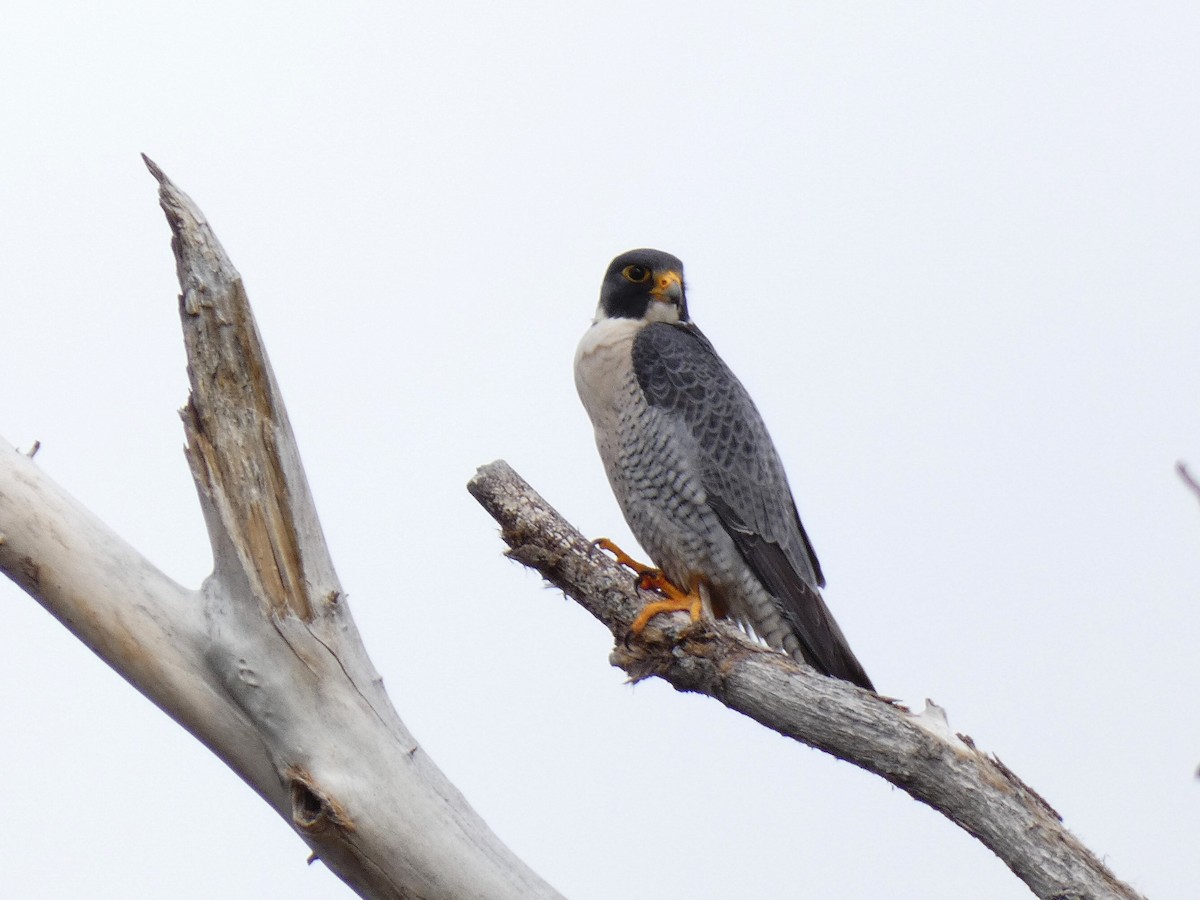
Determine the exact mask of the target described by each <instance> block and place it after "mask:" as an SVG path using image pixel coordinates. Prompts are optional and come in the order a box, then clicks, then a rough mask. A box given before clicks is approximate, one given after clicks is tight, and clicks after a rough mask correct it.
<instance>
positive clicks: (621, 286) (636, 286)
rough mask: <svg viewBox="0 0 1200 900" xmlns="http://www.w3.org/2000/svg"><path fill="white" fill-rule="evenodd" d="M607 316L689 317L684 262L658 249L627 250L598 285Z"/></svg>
mask: <svg viewBox="0 0 1200 900" xmlns="http://www.w3.org/2000/svg"><path fill="white" fill-rule="evenodd" d="M600 308H601V309H602V310H603V311H604V314H605V315H606V316H608V317H609V318H610V319H645V318H647V317H653V318H654V319H655V320H658V321H672V320H674V321H679V322H686V321H687V320H688V312H687V295H686V294H685V293H684V287H683V263H682V262H680V261H679V258H678V257H675V256H672V255H671V254H670V253H663V252H662V251H661V250H629V251H627V252H625V253H622V254H621V255H620V256H618V257H617V258H616V259H614V260H613V261H612V262H611V263H610V264H609V266H608V271H607V272H606V273H605V274H604V283H603V284H602V285H601V286H600Z"/></svg>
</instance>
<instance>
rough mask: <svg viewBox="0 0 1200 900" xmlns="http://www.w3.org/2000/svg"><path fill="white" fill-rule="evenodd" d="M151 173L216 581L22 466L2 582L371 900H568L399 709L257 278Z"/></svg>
mask: <svg viewBox="0 0 1200 900" xmlns="http://www.w3.org/2000/svg"><path fill="white" fill-rule="evenodd" d="M146 162H147V165H148V166H149V168H150V171H151V173H152V174H153V175H154V177H155V178H157V179H158V182H159V185H160V192H159V197H160V202H161V205H162V208H163V210H164V212H165V213H166V215H167V221H168V223H169V225H170V227H171V231H172V233H173V235H174V237H173V239H172V242H171V243H172V247H173V249H174V251H175V259H176V267H177V269H178V273H179V282H180V285H181V287H182V290H183V294H182V296H181V297H180V317H181V319H182V322H183V331H184V338H185V342H186V345H187V354H188V373H189V376H190V379H191V385H192V390H191V396H190V398H189V400H188V404H187V406H186V408H185V409H184V411H183V420H184V427H185V430H186V433H187V457H188V461H189V463H190V465H191V468H192V474H193V477H194V478H195V482H196V488H197V490H198V491H199V494H200V501H201V506H202V507H203V511H204V516H205V519H206V522H207V525H208V532H209V536H210V539H211V542H212V546H213V553H214V559H215V567H214V572H213V574H212V575H211V576H210V577H209V578H208V579H207V580H206V581H205V582H204V584H203V585H202V586H201V587H200V588H199V589H197V590H192V589H187V588H184V587H181V586H180V585H177V584H175V583H174V582H173V581H171V580H170V579H168V578H167V577H166V576H165V575H163V574H162V573H161V572H159V571H158V570H157V569H155V568H154V566H152V565H151V564H150V563H149V562H148V561H147V560H146V559H144V558H143V557H142V556H141V555H140V554H139V553H138V552H137V551H136V550H134V549H133V548H132V547H130V546H129V545H128V544H126V543H125V542H124V541H122V540H121V539H120V538H119V537H118V536H117V535H116V534H114V533H113V532H112V531H111V530H110V529H108V528H107V527H106V526H105V525H104V524H103V523H102V522H100V521H99V520H98V519H96V518H95V517H94V516H92V515H91V514H90V513H88V512H87V510H85V509H83V508H82V507H81V506H80V505H79V504H78V503H77V502H76V501H75V500H73V499H72V498H71V497H70V496H69V495H68V494H67V493H66V492H65V491H64V490H63V489H62V488H60V487H59V486H58V485H56V484H55V483H54V482H53V481H51V480H50V479H49V478H48V477H47V476H46V475H45V474H44V473H43V472H42V471H41V470H40V469H39V468H38V467H37V466H36V465H35V464H34V463H33V461H32V460H31V459H30V458H29V457H27V456H26V455H24V454H22V453H20V452H18V451H16V450H13V449H0V571H3V572H4V573H5V574H7V575H8V576H9V577H10V578H12V579H13V580H14V581H15V582H16V583H17V584H19V585H20V586H21V587H22V588H24V589H25V590H26V591H27V592H28V593H29V594H30V595H32V596H33V597H34V598H35V599H36V600H37V601H38V602H39V603H41V604H42V605H43V606H44V607H46V609H47V610H49V611H50V613H51V614H53V615H54V616H55V617H57V618H58V619H59V620H60V621H61V622H62V623H63V624H64V625H65V626H66V627H67V628H68V629H69V630H70V631H71V632H72V633H74V634H75V635H76V636H77V637H79V638H80V640H82V641H83V642H84V643H85V644H87V645H88V646H89V647H90V648H92V650H93V651H95V652H96V653H97V654H98V655H99V656H100V657H101V658H102V659H104V661H105V662H107V663H108V664H109V665H110V666H112V667H113V668H114V669H115V670H116V671H117V672H119V673H120V674H121V675H122V676H123V677H124V678H125V679H126V680H128V681H129V682H130V683H131V684H132V685H133V686H134V687H136V688H137V689H138V690H139V691H141V692H142V693H143V694H145V696H146V697H148V698H149V699H150V700H151V701H152V702H153V703H155V704H156V705H157V706H158V707H159V708H161V709H162V710H163V711H164V712H166V713H167V714H168V715H169V716H171V717H172V718H173V719H175V720H176V721H177V722H179V724H181V725H182V726H183V727H184V728H186V729H187V730H188V731H190V732H191V733H192V734H193V735H194V736H195V737H196V738H198V739H199V740H200V741H201V742H203V743H204V744H205V745H206V746H207V747H209V749H211V750H212V751H213V752H214V753H215V754H217V756H219V757H220V758H221V759H222V760H224V761H225V763H226V764H228V765H229V767H230V768H231V769H233V770H234V771H235V772H236V773H237V774H238V775H239V776H240V777H241V778H242V779H243V780H244V781H245V782H246V783H247V784H249V785H250V786H251V787H252V788H253V789H254V790H255V791H256V792H257V793H258V794H259V795H260V796H261V797H262V798H263V799H264V800H266V801H267V803H269V804H270V805H271V807H272V808H273V809H275V811H276V812H278V813H279V815H280V816H282V817H283V819H284V820H286V821H287V822H288V824H290V825H291V826H292V828H294V829H295V830H296V832H297V833H298V834H299V835H300V836H301V837H302V838H303V839H304V841H305V842H306V843H307V844H308V845H309V846H310V847H311V848H312V850H313V853H314V854H315V855H316V856H317V857H319V858H320V859H321V860H322V861H324V863H325V864H326V865H327V866H328V867H329V868H330V869H332V870H333V871H334V872H335V873H336V874H337V875H338V876H339V877H341V878H342V880H344V881H345V882H346V883H347V884H348V885H350V886H351V887H352V888H353V889H354V890H355V891H357V892H358V893H359V894H361V895H362V896H363V897H370V898H412V900H415V898H421V900H433V898H442V900H464V898H480V900H482V898H509V900H525V898H554V897H558V896H559V895H558V894H557V893H556V892H555V891H554V890H553V889H552V888H551V887H549V886H548V885H547V884H546V883H545V882H543V881H542V880H541V879H540V878H539V877H538V876H537V875H535V874H534V873H533V872H531V871H530V870H529V869H528V868H527V867H526V866H525V865H524V864H523V863H521V862H520V860H518V859H517V858H516V857H515V856H514V855H513V854H512V852H511V851H509V850H508V849H507V848H506V847H505V846H504V845H503V844H502V843H501V842H500V841H499V839H498V838H497V837H496V836H495V835H494V834H493V833H492V832H491V831H490V829H488V827H487V825H486V824H485V823H484V822H483V821H482V820H481V819H480V818H479V816H478V815H477V814H476V813H475V812H474V811H473V810H472V809H471V808H470V806H469V805H468V804H467V802H466V801H465V800H464V799H463V797H462V796H461V794H459V792H458V791H457V790H456V789H455V788H454V786H453V785H452V784H450V782H449V781H448V780H447V779H446V777H445V776H444V775H443V774H442V773H441V772H440V771H439V770H438V768H437V767H436V766H435V765H434V763H433V762H432V761H431V760H430V759H429V757H428V756H426V754H425V753H424V752H423V751H422V750H421V748H420V746H419V745H418V744H417V742H416V740H415V739H414V738H413V736H412V735H411V734H410V733H409V732H408V730H407V729H406V728H405V727H404V724H403V723H402V722H401V721H400V718H399V716H397V714H396V711H395V709H393V707H392V704H391V702H390V700H389V699H388V696H387V694H386V693H385V691H384V689H383V682H382V680H381V679H380V678H379V675H378V674H377V673H376V672H375V670H374V668H373V666H372V665H371V661H370V659H369V658H368V657H367V653H366V651H365V650H364V648H363V645H362V642H361V641H360V640H359V637H358V632H357V630H356V628H355V625H354V620H353V619H352V618H351V616H350V611H349V609H348V608H347V605H346V602H345V597H344V595H343V592H342V588H341V585H340V584H339V582H338V579H337V575H336V573H335V572H334V567H333V562H332V560H331V559H330V557H329V553H328V550H327V548H326V545H325V540H324V537H323V535H322V533H321V526H320V523H319V521H318V519H317V513H316V508H315V506H314V504H313V500H312V496H311V495H310V493H309V489H308V484H307V481H306V479H305V476H304V471H303V468H302V467H301V464H300V456H299V451H298V449H297V446H296V441H295V438H294V436H293V434H292V430H291V427H290V425H289V424H288V419H287V413H286V411H285V410H284V406H283V399H282V396H281V395H280V392H279V388H278V386H277V385H276V383H275V378H274V376H273V375H272V373H271V366H270V363H269V362H268V360H267V356H266V352H265V351H264V349H263V346H262V341H261V339H260V338H259V335H258V331H257V328H256V326H255V324H254V319H253V316H252V315H251V311H250V306H249V303H248V301H247V298H246V293H245V290H244V289H243V286H242V280H241V277H240V276H239V275H238V273H237V271H236V270H235V269H234V267H233V265H232V264H231V263H230V261H229V258H228V257H227V256H226V255H225V251H224V250H223V249H222V248H221V246H220V244H219V243H218V242H217V239H216V237H215V236H214V235H213V233H212V231H211V230H210V229H209V227H208V224H207V222H205V220H204V218H203V216H202V215H201V213H200V211H199V210H198V209H197V208H196V206H195V205H194V204H193V203H192V201H191V200H190V199H189V198H188V197H187V196H186V195H184V194H183V193H182V192H181V191H179V189H178V188H176V187H175V186H174V185H173V184H172V183H171V182H170V181H169V180H168V179H167V178H166V177H165V176H164V175H163V173H162V172H161V171H160V170H159V169H158V167H157V166H155V165H154V164H153V163H152V162H150V161H149V160H147V161H146ZM0 444H3V445H4V447H5V448H7V447H8V445H7V444H4V442H3V441H0Z"/></svg>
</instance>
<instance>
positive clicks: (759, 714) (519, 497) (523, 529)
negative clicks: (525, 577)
mask: <svg viewBox="0 0 1200 900" xmlns="http://www.w3.org/2000/svg"><path fill="white" fill-rule="evenodd" d="M468 489H469V490H470V491H471V493H472V494H473V495H474V496H475V498H476V499H477V500H478V501H479V502H480V503H481V504H482V505H483V507H484V508H485V509H486V510H487V511H488V512H489V513H491V515H492V516H493V517H494V518H495V519H496V521H497V522H499V523H500V526H501V529H502V536H503V539H504V541H505V543H507V544H508V545H509V547H510V548H511V549H510V550H509V555H510V556H512V557H513V558H514V559H517V560H519V561H520V562H522V563H524V564H525V565H526V566H529V567H530V568H532V569H535V570H537V571H538V572H540V573H541V574H542V576H543V577H544V578H545V579H546V580H547V581H549V582H550V583H551V584H553V585H555V586H556V587H558V588H560V589H561V590H562V591H563V592H564V593H565V594H567V596H569V597H571V598H572V599H573V600H575V601H577V602H578V603H579V604H580V605H581V606H583V607H584V608H585V609H587V610H588V612H590V613H591V614H592V615H594V616H595V617H596V618H597V619H599V620H600V621H601V622H603V623H604V625H605V626H606V627H607V628H608V629H609V630H610V631H611V632H612V634H613V636H614V637H615V638H616V649H615V650H614V651H613V654H612V657H611V661H612V663H613V664H614V665H616V666H619V667H620V668H622V669H624V670H625V671H626V672H628V673H629V675H630V676H631V677H632V678H633V679H635V680H636V679H640V678H646V677H649V676H658V677H659V678H662V679H664V680H665V681H667V682H669V683H670V684H672V685H673V686H674V687H675V688H676V689H678V690H681V691H694V692H696V693H701V694H707V695H709V696H710V697H714V698H715V699H717V700H719V701H720V702H722V703H723V704H725V705H726V706H728V707H729V708H730V709H733V710H736V711H737V712H740V713H742V714H744V715H747V716H749V717H750V718H752V719H754V720H755V721H757V722H759V723H761V724H763V725H765V726H767V727H768V728H771V729H773V730H775V731H778V732H779V733H780V734H783V735H786V736H787V737H790V738H794V739H795V740H797V741H800V742H801V743H804V744H808V745H809V746H812V747H816V748H817V749H819V750H824V751H825V752H826V753H830V754H832V755H834V756H836V757H838V758H839V759H843V760H846V761H847V762H851V763H853V764H854V765H856V766H859V767H861V768H863V769H866V770H867V771H869V772H874V773H875V774H877V775H879V776H881V777H883V778H885V779H887V780H888V781H890V782H891V783H892V784H894V785H896V786H898V787H900V788H903V789H904V790H905V791H907V792H908V793H909V794H911V795H912V796H913V797H914V798H916V799H917V800H920V801H921V802H923V803H926V804H928V805H929V806H932V807H933V808H934V809H936V810H938V811H939V812H941V813H942V814H943V815H945V816H946V817H947V818H949V819H950V820H951V821H953V822H955V823H956V824H957V825H959V826H960V827H962V828H964V829H965V830H966V831H968V832H969V833H970V834H972V835H974V836H975V837H976V838H978V839H979V840H980V841H982V842H983V843H984V844H985V845H986V846H987V847H988V848H989V849H991V850H992V851H993V852H994V853H995V854H996V855H997V856H999V857H1000V858H1001V859H1002V860H1004V862H1005V863H1006V864H1007V865H1008V867H1009V868H1010V869H1012V871H1013V872H1014V873H1015V874H1016V875H1017V876H1018V877H1019V878H1020V879H1021V880H1022V881H1024V882H1025V883H1026V884H1027V885H1028V886H1029V888H1030V889H1031V890H1032V891H1033V892H1034V893H1035V894H1036V895H1037V896H1038V897H1041V898H1045V900H1050V898H1054V900H1068V898H1070V900H1084V898H1123V900H1131V898H1136V897H1138V895H1137V894H1136V893H1135V892H1134V891H1133V890H1131V889H1130V888H1129V887H1128V886H1126V885H1125V884H1123V883H1121V882H1120V881H1118V880H1117V879H1116V878H1115V877H1114V876H1113V875H1112V873H1111V872H1109V870H1108V869H1107V868H1106V867H1105V866H1104V865H1103V864H1102V863H1101V862H1100V860H1098V859H1097V858H1096V857H1095V855H1093V854H1092V853H1091V852H1090V851H1089V850H1088V849H1087V848H1086V847H1084V846H1083V844H1081V843H1080V842H1079V841H1078V840H1077V839H1076V838H1075V837H1074V835H1072V834H1071V833H1070V832H1069V831H1067V829H1066V828H1065V827H1063V824H1062V820H1061V818H1060V816H1059V815H1058V813H1056V812H1055V811H1054V810H1053V809H1052V808H1051V807H1050V806H1049V804H1047V803H1046V801H1045V800H1043V799H1042V798H1041V797H1040V796H1038V794H1037V793H1035V792H1034V791H1033V790H1032V789H1031V788H1029V787H1028V786H1027V785H1026V784H1025V783H1024V782H1022V781H1021V780H1020V779H1019V778H1018V777H1017V776H1016V775H1015V774H1014V773H1013V772H1012V771H1011V770H1010V769H1009V768H1008V767H1007V766H1005V765H1004V764H1003V763H1001V762H1000V760H999V759H997V758H996V757H994V756H990V755H988V754H985V753H983V752H981V751H980V750H978V749H977V748H976V747H975V745H974V743H973V742H972V741H971V740H970V738H967V737H965V736H963V735H955V734H953V733H952V732H951V731H950V729H949V728H948V727H947V725H946V720H945V717H944V715H943V714H942V713H941V710H939V709H938V708H937V707H936V706H932V705H931V704H930V705H928V706H927V708H926V710H925V712H924V713H922V714H920V715H914V714H912V713H910V712H909V711H908V710H906V709H904V708H903V707H901V706H899V705H897V704H895V703H894V702H892V701H889V700H887V699H885V698H881V697H878V696H876V695H874V694H871V693H869V692H867V691H863V690H860V689H859V688H857V687H854V686H853V685H850V684H848V683H847V682H844V681H838V680H836V679H832V678H826V677H823V676H821V675H819V674H817V673H816V672H814V671H813V670H812V669H809V668H807V667H804V666H800V665H797V664H796V663H794V662H792V660H791V659H789V658H788V657H786V656H784V655H783V654H780V653H775V652H772V651H770V650H766V649H765V648H762V647H760V646H758V645H757V644H755V643H754V642H752V641H750V640H749V639H747V638H746V637H744V636H743V635H741V634H740V633H739V632H738V631H737V630H735V629H734V628H732V627H730V626H727V625H725V624H722V623H711V622H706V621H703V620H702V621H700V622H697V623H695V624H693V623H691V622H690V621H689V620H688V617H687V616H686V615H684V614H682V613H676V614H674V615H671V616H659V617H657V618H655V619H654V620H653V621H652V624H651V625H650V626H649V627H648V628H647V629H646V631H645V632H643V635H642V637H640V638H634V639H630V638H629V636H628V635H629V626H630V624H631V623H632V622H633V620H634V618H635V617H636V616H637V613H638V611H639V610H640V609H641V607H642V606H643V604H644V603H645V602H646V601H645V599H644V598H643V597H639V595H638V591H637V589H636V588H635V587H634V584H633V579H631V578H630V576H629V574H628V573H627V572H626V571H625V570H623V569H621V568H620V567H619V566H617V565H616V564H615V563H614V562H612V561H611V560H610V559H609V558H608V557H607V556H606V555H605V554H603V553H602V552H600V551H598V550H596V549H595V548H594V547H593V546H592V544H591V543H590V542H589V541H588V540H587V539H586V538H584V536H583V535H582V534H580V533H579V532H578V531H577V530H576V529H575V528H574V527H572V526H571V525H570V524H569V523H568V522H566V521H565V520H564V519H563V518H562V517H561V516H560V515H559V514H558V513H557V512H556V511H555V510H554V509H553V508H552V507H551V506H550V505H549V504H547V503H546V501H545V500H543V499H542V498H541V497H540V496H539V495H538V494H537V493H536V492H535V491H534V490H533V489H532V488H531V487H530V486H529V485H528V484H526V483H525V481H524V480H522V479H521V477H520V476H519V475H517V474H516V473H515V472H514V471H513V470H512V469H511V468H510V467H509V466H508V465H507V464H506V463H504V462H502V461H501V462H494V463H491V464H489V465H486V466H483V467H482V468H480V469H479V471H478V472H477V473H476V475H475V477H474V478H473V479H471V481H470V483H469V484H468Z"/></svg>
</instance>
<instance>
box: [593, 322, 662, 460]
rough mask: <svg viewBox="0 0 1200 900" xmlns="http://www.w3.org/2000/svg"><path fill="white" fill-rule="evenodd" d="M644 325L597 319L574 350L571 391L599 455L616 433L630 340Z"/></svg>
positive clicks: (629, 368)
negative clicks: (592, 430)
mask: <svg viewBox="0 0 1200 900" xmlns="http://www.w3.org/2000/svg"><path fill="white" fill-rule="evenodd" d="M646 324H647V323H646V321H645V320H643V319H600V320H599V321H597V322H595V323H593V324H592V327H591V328H589V329H588V330H587V331H586V332H584V335H583V338H582V340H580V342H579V349H578V350H576V351H575V389H576V390H577V391H579V399H580V400H582V401H583V407H584V409H586V410H587V413H588V416H589V417H590V418H591V420H592V425H593V427H594V428H595V429H596V443H597V444H599V445H600V453H601V455H602V456H605V455H606V454H605V450H606V447H605V444H606V443H607V439H608V438H609V437H611V436H613V435H614V434H615V432H616V426H617V416H618V414H619V411H620V408H621V406H622V405H623V404H626V403H628V401H629V391H630V379H631V378H633V339H634V338H635V337H636V336H637V333H638V332H639V331H641V330H642V329H643V328H645V327H646ZM605 461H606V462H607V459H606V460H605Z"/></svg>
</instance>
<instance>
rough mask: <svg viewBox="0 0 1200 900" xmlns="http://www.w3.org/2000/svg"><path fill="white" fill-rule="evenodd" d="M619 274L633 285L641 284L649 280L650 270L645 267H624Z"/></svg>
mask: <svg viewBox="0 0 1200 900" xmlns="http://www.w3.org/2000/svg"><path fill="white" fill-rule="evenodd" d="M621 274H622V275H624V276H625V277H626V278H627V279H628V280H630V281H632V282H633V283H634V284H643V283H645V282H647V281H649V280H650V270H649V269H647V268H646V267H645V266H626V267H625V268H624V269H622V270H621Z"/></svg>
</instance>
